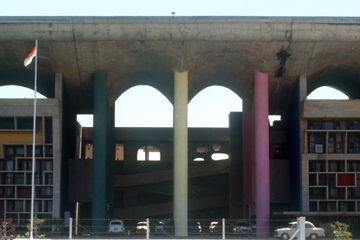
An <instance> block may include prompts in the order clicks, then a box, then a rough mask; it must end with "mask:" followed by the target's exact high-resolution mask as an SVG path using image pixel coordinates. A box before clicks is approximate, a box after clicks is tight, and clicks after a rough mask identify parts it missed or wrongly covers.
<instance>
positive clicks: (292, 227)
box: [274, 221, 325, 240]
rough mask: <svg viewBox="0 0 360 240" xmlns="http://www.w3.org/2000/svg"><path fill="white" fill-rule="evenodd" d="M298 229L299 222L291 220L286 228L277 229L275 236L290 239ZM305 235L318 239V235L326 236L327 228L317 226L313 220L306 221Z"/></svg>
mask: <svg viewBox="0 0 360 240" xmlns="http://www.w3.org/2000/svg"><path fill="white" fill-rule="evenodd" d="M296 230H297V222H290V223H289V226H288V227H286V228H277V229H275V234H274V236H275V237H278V238H282V239H289V238H290V237H291V236H292V235H293V234H294V233H295V231H296ZM305 236H306V237H308V238H310V239H312V240H313V239H316V238H318V237H325V229H323V228H319V227H315V225H314V224H312V223H311V222H308V221H306V222H305Z"/></svg>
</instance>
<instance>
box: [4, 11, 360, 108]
mask: <svg viewBox="0 0 360 240" xmlns="http://www.w3.org/2000/svg"><path fill="white" fill-rule="evenodd" d="M359 24H360V18H308V17H303V18H302V17H293V18H291V17H0V63H1V65H0V85H5V84H21V85H25V86H29V87H32V85H33V82H32V81H31V80H32V79H33V70H34V68H32V69H31V70H32V71H26V70H25V69H24V67H23V60H24V59H25V57H26V56H27V55H28V54H29V53H30V52H31V50H32V48H33V47H34V40H35V39H38V40H39V60H38V69H39V85H38V86H39V87H38V90H39V91H40V92H41V93H43V94H44V95H47V96H49V97H51V96H52V94H53V93H52V89H53V81H52V79H53V78H54V73H55V72H59V73H62V74H63V78H64V83H65V90H66V93H67V95H68V97H69V101H70V104H71V109H72V111H74V112H76V113H91V112H92V88H93V86H92V76H93V74H94V73H95V72H97V71H104V70H106V71H107V72H108V94H109V104H112V103H113V102H114V101H115V100H116V99H117V98H118V97H119V96H120V95H121V94H122V93H123V92H124V91H126V90H127V89H129V88H130V87H132V86H136V85H139V84H144V85H150V86H153V87H155V88H156V89H158V90H159V91H160V92H162V93H163V94H164V95H165V96H166V97H167V98H168V99H169V100H170V101H171V102H173V71H189V100H190V99H191V98H192V97H194V96H195V95H196V94H197V93H198V92H199V91H201V90H202V89H204V88H205V87H207V86H211V85H221V86H225V87H228V88H230V89H232V90H233V91H234V92H235V93H236V94H238V95H239V96H240V97H241V98H242V99H243V100H245V101H247V100H251V99H252V95H253V83H254V82H253V72H254V71H255V70H259V71H262V72H264V73H266V74H268V76H269V97H270V99H269V103H270V104H269V105H270V106H269V112H270V114H284V113H285V114H286V112H287V111H288V107H289V102H290V100H291V97H292V95H293V92H294V89H295V85H296V82H297V80H298V77H299V76H300V75H302V74H306V75H307V77H308V89H309V91H310V90H313V89H315V88H316V87H318V86H321V85H331V86H334V87H336V88H338V89H340V90H343V91H344V92H345V93H347V94H349V96H350V97H351V98H360V93H359V91H358V89H359V87H360V80H359V77H360V41H359V39H360V25H359Z"/></svg>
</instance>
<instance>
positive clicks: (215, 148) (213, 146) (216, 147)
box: [212, 143, 221, 152]
mask: <svg viewBox="0 0 360 240" xmlns="http://www.w3.org/2000/svg"><path fill="white" fill-rule="evenodd" d="M212 149H213V150H214V151H215V152H218V151H220V149H221V145H220V144H217V143H214V144H213V145H212Z"/></svg>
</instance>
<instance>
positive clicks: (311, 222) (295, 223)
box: [289, 221, 314, 225]
mask: <svg viewBox="0 0 360 240" xmlns="http://www.w3.org/2000/svg"><path fill="white" fill-rule="evenodd" d="M296 223H297V222H290V223H289V224H296ZM305 223H310V224H312V225H314V224H313V223H312V222H309V221H305Z"/></svg>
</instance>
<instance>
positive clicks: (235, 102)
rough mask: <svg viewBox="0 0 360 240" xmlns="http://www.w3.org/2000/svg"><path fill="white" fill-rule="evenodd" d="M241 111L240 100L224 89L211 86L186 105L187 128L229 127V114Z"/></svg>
mask: <svg viewBox="0 0 360 240" xmlns="http://www.w3.org/2000/svg"><path fill="white" fill-rule="evenodd" d="M241 111H242V99H241V98H240V97H239V96H238V95H236V94H235V93H234V92H233V91H231V90H230V89H228V88H226V87H221V86H211V87H207V88H205V89H203V90H202V91H201V92H199V93H198V94H197V95H196V96H195V97H194V98H193V99H192V100H191V101H190V103H189V105H188V126H189V127H200V128H204V127H221V128H228V127H229V113H230V112H241Z"/></svg>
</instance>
